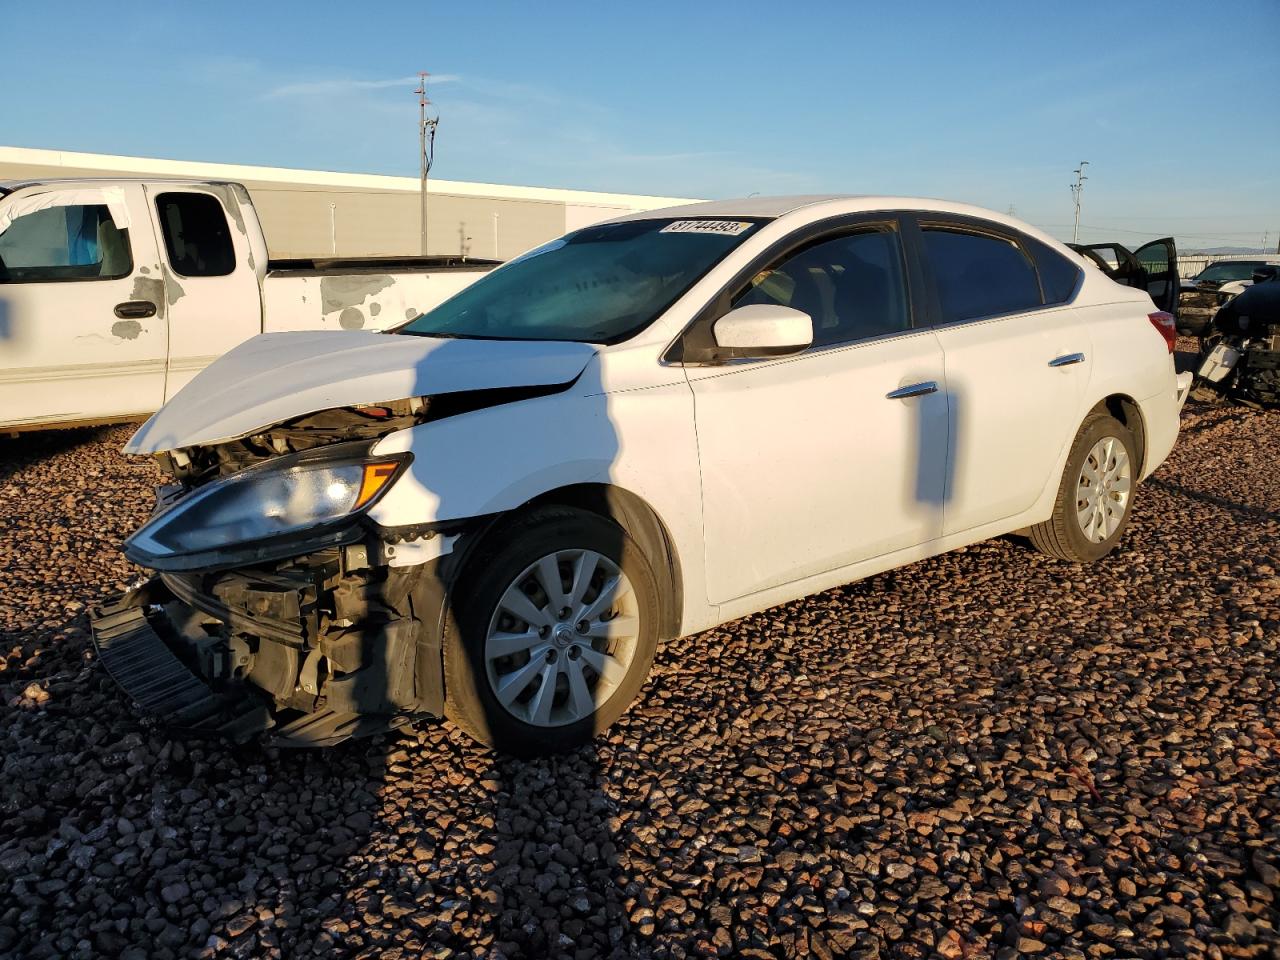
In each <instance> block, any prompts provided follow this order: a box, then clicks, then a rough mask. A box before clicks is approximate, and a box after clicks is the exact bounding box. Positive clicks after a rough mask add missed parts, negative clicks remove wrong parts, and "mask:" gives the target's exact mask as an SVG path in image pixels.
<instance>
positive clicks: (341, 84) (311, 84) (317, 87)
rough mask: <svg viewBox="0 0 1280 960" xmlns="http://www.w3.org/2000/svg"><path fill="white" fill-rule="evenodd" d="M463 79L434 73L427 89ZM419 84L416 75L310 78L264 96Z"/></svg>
mask: <svg viewBox="0 0 1280 960" xmlns="http://www.w3.org/2000/svg"><path fill="white" fill-rule="evenodd" d="M461 80H462V77H460V76H458V75H457V74H455V73H440V74H432V75H430V76H429V77H427V89H428V90H430V89H431V87H432V86H434V85H435V84H437V83H458V82H459V81H461ZM417 85H418V78H417V77H416V76H412V77H397V78H395V79H394V80H354V79H341V80H310V81H303V82H301V83H286V84H283V85H281V86H278V87H274V88H272V89H271V90H268V91H267V92H266V93H265V94H264V95H263V96H264V97H265V98H266V99H269V100H272V99H279V98H281V97H341V96H346V95H349V94H358V93H366V92H368V91H371V90H390V89H394V88H396V87H405V88H408V89H412V88H413V87H416V86H417Z"/></svg>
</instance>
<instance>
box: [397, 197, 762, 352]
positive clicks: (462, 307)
mask: <svg viewBox="0 0 1280 960" xmlns="http://www.w3.org/2000/svg"><path fill="white" fill-rule="evenodd" d="M759 225H760V222H759V221H751V220H673V219H669V218H668V219H662V220H628V221H625V222H623V223H605V224H600V225H599V226H595V227H587V228H586V229H584V230H579V231H577V232H576V233H571V234H569V235H568V236H565V237H561V238H560V239H558V240H553V241H551V242H550V243H548V244H545V245H544V246H541V247H538V248H537V249H535V250H531V251H530V252H529V253H526V254H524V255H523V256H521V257H517V258H516V259H515V260H512V261H511V262H510V263H508V264H505V265H504V266H502V267H501V268H499V269H497V270H495V271H493V272H492V273H490V274H488V275H487V276H485V277H484V278H483V279H481V280H478V281H476V282H475V283H473V284H472V285H471V286H469V287H467V288H466V289H465V290H463V291H462V292H461V293H459V294H457V295H456V296H454V297H452V298H451V299H449V300H446V301H445V302H444V303H442V304H441V305H440V306H438V307H436V308H435V309H434V310H432V311H430V312H429V313H425V314H423V315H422V316H420V317H418V318H417V319H416V320H412V321H410V322H409V323H408V324H406V325H405V326H403V327H401V328H400V330H399V332H400V333H410V334H417V335H420V336H438V337H468V338H478V339H497V340H578V341H585V342H590V343H616V342H618V341H620V340H625V339H627V338H628V337H631V336H634V335H635V334H636V333H639V332H640V331H641V330H643V329H644V328H645V327H647V326H648V325H649V324H651V323H653V321H654V320H655V319H656V318H657V317H658V316H659V315H660V314H661V313H662V312H663V311H664V310H666V309H667V308H668V307H669V306H671V304H673V303H674V302H675V301H676V299H677V298H678V297H679V296H680V295H681V294H683V293H684V292H685V291H686V290H688V289H689V288H690V287H691V286H693V284H694V283H695V282H696V281H698V280H699V279H701V278H702V277H703V276H704V275H705V274H706V273H707V271H708V270H710V269H711V268H712V267H713V266H715V265H716V264H717V263H719V262H720V260H722V259H723V258H724V257H725V255H726V254H728V253H729V251H730V250H732V249H733V248H734V247H736V246H738V244H740V243H742V241H743V240H745V239H746V238H747V237H748V236H750V235H751V234H752V232H754V231H755V230H756V229H757V228H758V227H759Z"/></svg>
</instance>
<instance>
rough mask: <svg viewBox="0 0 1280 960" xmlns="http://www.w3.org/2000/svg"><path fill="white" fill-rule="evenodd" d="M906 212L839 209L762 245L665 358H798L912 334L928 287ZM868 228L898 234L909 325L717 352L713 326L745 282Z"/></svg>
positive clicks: (701, 361) (708, 361)
mask: <svg viewBox="0 0 1280 960" xmlns="http://www.w3.org/2000/svg"><path fill="white" fill-rule="evenodd" d="M906 225H907V224H906V218H905V217H904V215H903V213H902V211H898V210H878V211H867V212H863V213H855V214H838V215H836V216H832V217H827V218H824V219H822V220H815V221H814V222H812V223H808V224H805V225H803V226H801V227H798V228H796V229H795V230H792V231H791V232H790V233H788V234H786V235H785V236H782V237H779V238H778V239H777V240H775V241H774V242H773V243H771V244H769V246H768V247H766V248H765V249H764V250H763V251H761V252H760V253H759V254H757V255H756V256H754V257H753V258H752V259H751V260H749V261H748V262H747V264H746V265H745V266H744V267H742V269H740V270H739V271H738V272H737V273H735V274H734V275H733V278H732V279H731V280H729V281H728V282H727V283H725V284H724V285H722V286H721V287H720V289H719V290H718V291H717V292H716V294H715V295H714V296H713V297H712V298H711V299H710V300H709V301H708V302H707V303H706V304H705V305H704V306H703V307H702V309H700V310H699V311H698V312H697V314H695V315H694V318H693V319H692V320H690V321H689V323H688V324H686V325H685V327H684V329H683V330H681V331H680V333H679V334H678V335H677V336H675V337H674V338H673V339H672V341H671V343H670V344H669V345H668V346H667V348H666V350H664V351H663V354H662V363H664V364H679V365H684V366H727V365H731V364H742V363H759V362H762V361H778V360H794V359H796V358H799V357H808V356H814V355H817V354H821V353H826V352H828V351H832V350H847V349H850V348H852V347H858V346H861V345H863V344H867V343H875V342H878V341H881V340H889V339H894V338H897V337H903V336H908V335H910V334H912V333H915V332H917V331H918V330H920V329H921V328H922V327H923V326H925V325H924V324H921V323H920V322H919V318H918V311H919V309H920V306H921V305H922V304H923V303H925V302H926V301H925V299H924V298H925V294H926V290H925V287H924V284H923V278H922V276H921V273H920V269H919V261H918V259H917V256H916V253H915V251H914V249H913V247H912V245H911V244H910V243H908V242H907V240H906V238H905V236H904V232H905V229H904V228H905V227H906ZM867 229H872V230H874V229H881V230H885V231H887V232H889V233H892V234H894V235H896V236H897V239H898V255H899V257H900V258H901V260H902V269H903V279H904V280H905V281H906V284H905V286H906V291H905V292H906V296H907V327H906V328H905V329H903V330H893V331H890V332H888V333H881V334H877V335H875V336H874V337H857V338H854V339H850V340H840V341H835V342H832V343H824V344H822V345H820V346H809V347H806V348H805V349H804V350H801V351H798V352H796V353H791V354H786V355H784V356H773V357H770V356H760V357H745V358H728V357H719V356H717V355H716V350H715V340H714V336H713V334H712V329H713V327H714V326H715V322H716V321H717V320H719V319H720V318H721V317H723V316H724V315H725V314H726V313H728V312H729V311H730V310H731V309H732V304H733V299H734V297H735V296H736V295H737V294H738V293H739V292H740V291H741V290H742V289H744V288H745V286H746V285H747V283H749V282H750V281H751V279H752V278H753V277H754V276H756V275H757V274H758V273H760V271H762V270H767V269H769V267H770V266H771V265H773V264H776V263H780V262H782V261H783V260H785V259H787V258H789V257H792V256H795V255H796V254H797V253H799V252H801V251H802V250H804V249H806V248H809V247H812V246H816V245H817V244H820V243H825V242H827V241H829V240H837V239H839V238H840V237H842V236H847V235H849V234H851V233H858V232H861V231H863V230H867Z"/></svg>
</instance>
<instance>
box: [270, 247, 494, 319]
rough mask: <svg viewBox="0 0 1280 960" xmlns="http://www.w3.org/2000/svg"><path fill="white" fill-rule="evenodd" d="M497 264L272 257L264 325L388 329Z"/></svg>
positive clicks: (444, 259)
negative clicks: (282, 258)
mask: <svg viewBox="0 0 1280 960" xmlns="http://www.w3.org/2000/svg"><path fill="white" fill-rule="evenodd" d="M497 265H498V261H495V260H476V259H471V258H466V259H463V258H461V257H332V258H315V259H288V260H270V261H268V263H267V275H266V278H265V280H264V282H263V284H262V296H263V303H264V307H265V310H264V324H263V329H264V331H266V332H275V331H284V330H385V329H387V328H389V327H395V326H399V325H400V324H402V323H404V322H406V321H407V320H411V319H413V318H414V317H416V316H418V315H419V314H422V313H425V312H427V311H428V310H431V309H432V308H434V307H436V306H437V305H439V304H441V303H443V302H444V301H445V300H447V299H449V298H450V297H452V296H453V295H454V294H455V293H457V292H458V291H460V290H462V289H463V288H464V287H466V286H468V285H470V284H471V283H473V282H474V281H476V280H478V279H479V278H480V277H482V276H484V275H485V274H486V273H488V272H489V271H490V270H492V269H493V268H494V267H495V266H497Z"/></svg>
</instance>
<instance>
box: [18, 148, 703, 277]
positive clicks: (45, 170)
mask: <svg viewBox="0 0 1280 960" xmlns="http://www.w3.org/2000/svg"><path fill="white" fill-rule="evenodd" d="M53 177H95V178H97V177H143V178H147V179H156V178H162V177H175V178H187V179H200V180H233V181H237V182H239V183H243V184H244V185H245V186H246V187H248V189H249V193H250V195H251V196H252V197H253V202H254V205H255V206H256V207H257V210H258V215H259V217H260V218H261V220H262V225H263V229H264V231H265V232H266V235H267V244H268V247H269V250H270V254H271V257H272V258H273V259H287V258H293V257H313V258H323V257H334V256H337V257H361V256H408V255H416V254H418V253H420V252H421V251H420V246H421V232H420V225H419V219H420V214H419V209H420V194H419V191H418V179H417V178H416V177H390V176H382V175H378V174H364V173H332V172H329V171H324V170H295V169H288V168H283V167H258V166H249V165H244V164H232V163H205V162H201V161H188V160H156V159H152V158H148V157H119V156H109V155H107V154H98V153H71V152H67V151H63V150H35V149H29V148H26V147H3V146H0V180H27V179H47V178H53ZM428 186H429V190H428V196H427V222H428V230H429V236H428V244H429V247H430V250H429V252H430V253H432V254H441V255H454V256H458V255H465V256H470V257H477V258H483V259H494V260H509V259H511V258H512V257H514V256H517V255H518V254H520V253H523V252H524V251H525V250H528V249H529V248H530V247H534V246H536V245H538V244H539V243H543V242H545V241H547V240H550V239H552V238H554V237H558V236H560V235H561V234H563V233H565V232H567V231H569V230H576V229H578V228H579V227H584V226H587V225H588V224H592V223H597V222H599V221H601V220H607V219H609V218H610V217H616V216H619V215H621V214H624V213H631V212H633V211H636V210H653V209H656V208H658V207H666V206H671V205H673V204H679V203H688V202H690V201H689V199H687V198H681V197H649V196H639V195H633V194H620V193H594V192H591V191H586V190H559V189H554V188H548V187H519V186H507V185H504V184H496V183H469V182H464V181H458V180H436V179H434V178H433V179H431V180H430V181H429V184H428Z"/></svg>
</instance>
